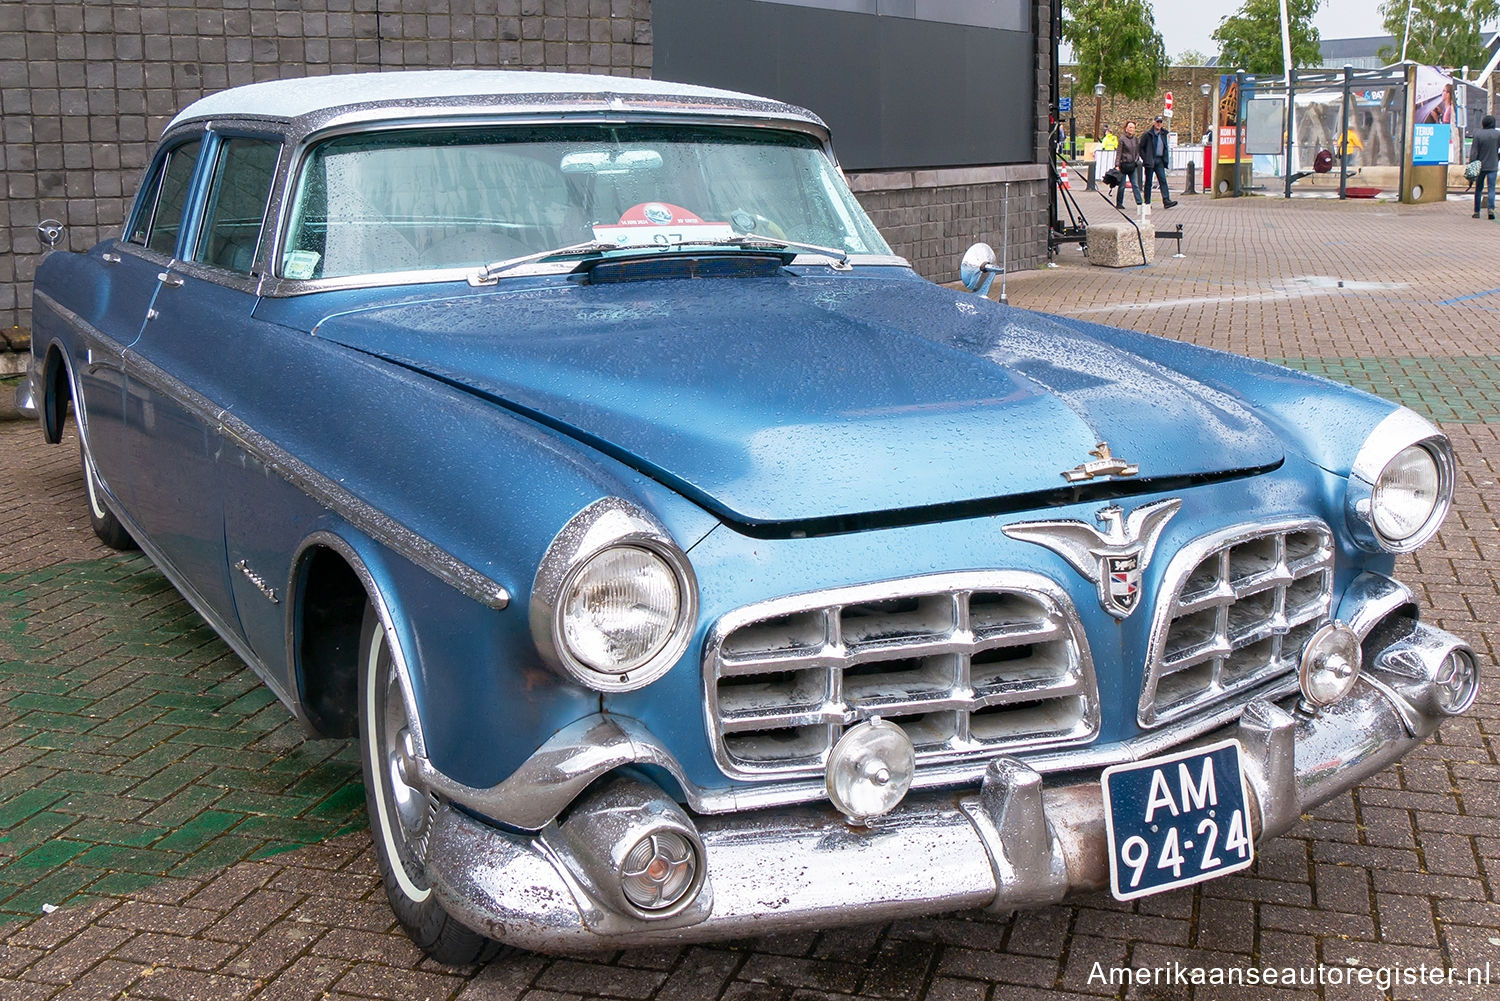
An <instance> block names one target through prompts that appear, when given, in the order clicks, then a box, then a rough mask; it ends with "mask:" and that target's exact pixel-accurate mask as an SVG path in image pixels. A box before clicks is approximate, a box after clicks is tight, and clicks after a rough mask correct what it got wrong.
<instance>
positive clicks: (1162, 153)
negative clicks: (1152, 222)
mask: <svg viewBox="0 0 1500 1001" xmlns="http://www.w3.org/2000/svg"><path fill="white" fill-rule="evenodd" d="M1171 158H1172V155H1171V153H1170V151H1169V147H1168V146H1167V129H1166V126H1164V125H1163V124H1162V116H1161V115H1157V116H1156V121H1155V122H1153V123H1152V125H1151V128H1150V129H1148V130H1147V131H1146V134H1145V135H1144V136H1142V137H1141V169H1142V170H1144V171H1145V174H1146V184H1145V193H1146V204H1147V205H1150V204H1151V182H1152V181H1153V180H1156V181H1158V182H1159V187H1160V188H1161V207H1162V208H1164V209H1169V208H1171V207H1172V206H1173V205H1176V204H1177V203H1176V202H1174V201H1172V196H1171V195H1170V194H1168V193H1167V164H1168V163H1169V162H1170V161H1171Z"/></svg>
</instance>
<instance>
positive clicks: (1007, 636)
mask: <svg viewBox="0 0 1500 1001" xmlns="http://www.w3.org/2000/svg"><path fill="white" fill-rule="evenodd" d="M1004 576H1005V577H1007V578H1008V579H1014V578H1018V577H1021V576H1026V577H1028V580H1029V581H1030V580H1034V581H1035V583H1034V586H1033V587H1021V586H1015V585H1009V586H1002V585H1000V584H998V583H996V582H995V580H994V575H991V577H990V578H989V579H974V578H973V577H972V575H962V578H961V579H957V580H956V579H953V578H952V577H951V576H950V577H943V578H937V579H934V578H918V579H915V580H909V581H898V582H893V583H886V584H880V585H868V586H862V587H858V588H849V589H843V590H840V591H834V592H825V593H822V594H813V595H803V596H800V597H797V598H792V599H783V600H780V601H776V602H770V603H767V604H765V605H761V606H756V607H754V608H751V609H746V610H742V611H741V612H739V613H736V614H734V615H731V616H727V617H726V619H725V622H724V623H721V626H720V629H719V631H718V632H717V633H716V635H715V639H714V640H713V641H711V643H710V646H709V649H708V653H707V656H706V658H705V661H704V672H705V675H704V676H705V683H706V686H707V690H708V706H709V715H710V726H711V727H712V730H713V738H714V747H715V751H716V753H717V755H718V756H719V759H720V764H721V765H723V766H725V768H726V770H727V771H729V772H730V773H731V774H738V775H759V776H764V775H777V776H789V777H790V776H795V775H815V774H821V771H822V768H823V766H824V764H825V763H826V761H827V757H828V753H829V751H830V750H831V749H832V748H833V745H834V744H835V743H836V742H837V741H838V739H839V737H840V736H841V735H842V734H843V732H844V730H845V729H846V728H848V727H850V726H852V725H854V724H855V723H857V722H859V721H860V720H862V719H867V718H869V717H870V716H874V715H878V716H881V717H882V718H884V719H887V720H889V721H891V722H893V723H896V724H898V725H899V726H901V728H902V729H904V730H905V731H906V733H907V735H908V736H909V737H911V740H912V743H913V744H914V745H915V748H916V753H917V762H918V766H919V767H920V766H921V765H922V764H924V763H928V762H939V761H941V762H947V761H953V760H959V759H962V758H964V757H968V756H979V755H990V754H993V753H995V752H996V751H997V750H1020V749H1023V748H1024V749H1030V748H1037V747H1050V746H1055V745H1059V744H1067V743H1074V742H1079V741H1086V740H1088V739H1090V738H1092V737H1093V735H1094V734H1095V733H1096V732H1097V730H1098V724H1099V711H1098V692H1097V689H1096V687H1095V683H1094V673H1093V667H1092V663H1091V661H1090V660H1089V657H1088V653H1087V645H1086V643H1085V642H1084V641H1083V634H1082V630H1081V627H1080V626H1079V625H1078V623H1077V620H1076V616H1075V615H1074V614H1073V612H1072V606H1071V605H1070V604H1068V602H1067V599H1066V598H1065V597H1063V596H1062V595H1061V592H1059V591H1056V589H1055V588H1053V587H1051V586H1050V585H1047V584H1046V583H1044V582H1043V581H1042V580H1041V579H1040V578H1030V575H1018V574H1011V575H1004Z"/></svg>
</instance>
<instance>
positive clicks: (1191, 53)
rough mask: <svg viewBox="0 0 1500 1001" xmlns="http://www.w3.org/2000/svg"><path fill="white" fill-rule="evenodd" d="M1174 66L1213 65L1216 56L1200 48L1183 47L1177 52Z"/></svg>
mask: <svg viewBox="0 0 1500 1001" xmlns="http://www.w3.org/2000/svg"><path fill="white" fill-rule="evenodd" d="M1172 65H1173V66H1212V65H1214V57H1213V56H1211V55H1209V54H1208V53H1206V52H1203V51H1201V50H1199V49H1183V50H1182V51H1181V52H1179V53H1177V58H1176V60H1174V61H1173V63H1172Z"/></svg>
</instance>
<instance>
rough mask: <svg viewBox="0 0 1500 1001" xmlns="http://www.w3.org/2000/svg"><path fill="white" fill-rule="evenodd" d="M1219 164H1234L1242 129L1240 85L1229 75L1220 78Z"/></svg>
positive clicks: (1225, 74)
mask: <svg viewBox="0 0 1500 1001" xmlns="http://www.w3.org/2000/svg"><path fill="white" fill-rule="evenodd" d="M1217 121H1218V139H1219V162H1220V163H1234V146H1235V140H1236V138H1237V137H1238V135H1239V129H1240V85H1239V81H1238V80H1236V79H1235V78H1234V77H1233V76H1232V75H1230V74H1228V73H1224V74H1221V75H1220V76H1219V114H1218V117H1217Z"/></svg>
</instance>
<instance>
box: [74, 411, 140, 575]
mask: <svg viewBox="0 0 1500 1001" xmlns="http://www.w3.org/2000/svg"><path fill="white" fill-rule="evenodd" d="M78 454H79V456H80V457H81V459H82V462H83V489H84V493H85V494H86V495H87V497H88V502H89V527H90V528H92V529H93V530H94V534H95V535H97V536H98V537H99V541H100V542H102V543H104V544H105V545H106V546H108V547H109V548H111V549H121V550H124V549H135V548H136V544H135V540H134V539H132V538H131V537H130V533H129V532H127V531H125V526H124V525H122V524H121V523H120V519H119V518H116V517H115V515H114V512H113V511H111V510H110V509H109V508H108V507H106V506H105V504H104V485H103V484H101V483H100V482H99V472H98V470H96V469H95V468H94V458H93V456H91V455H89V447H88V446H87V445H85V444H84V442H83V435H82V434H80V435H79V436H78Z"/></svg>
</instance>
